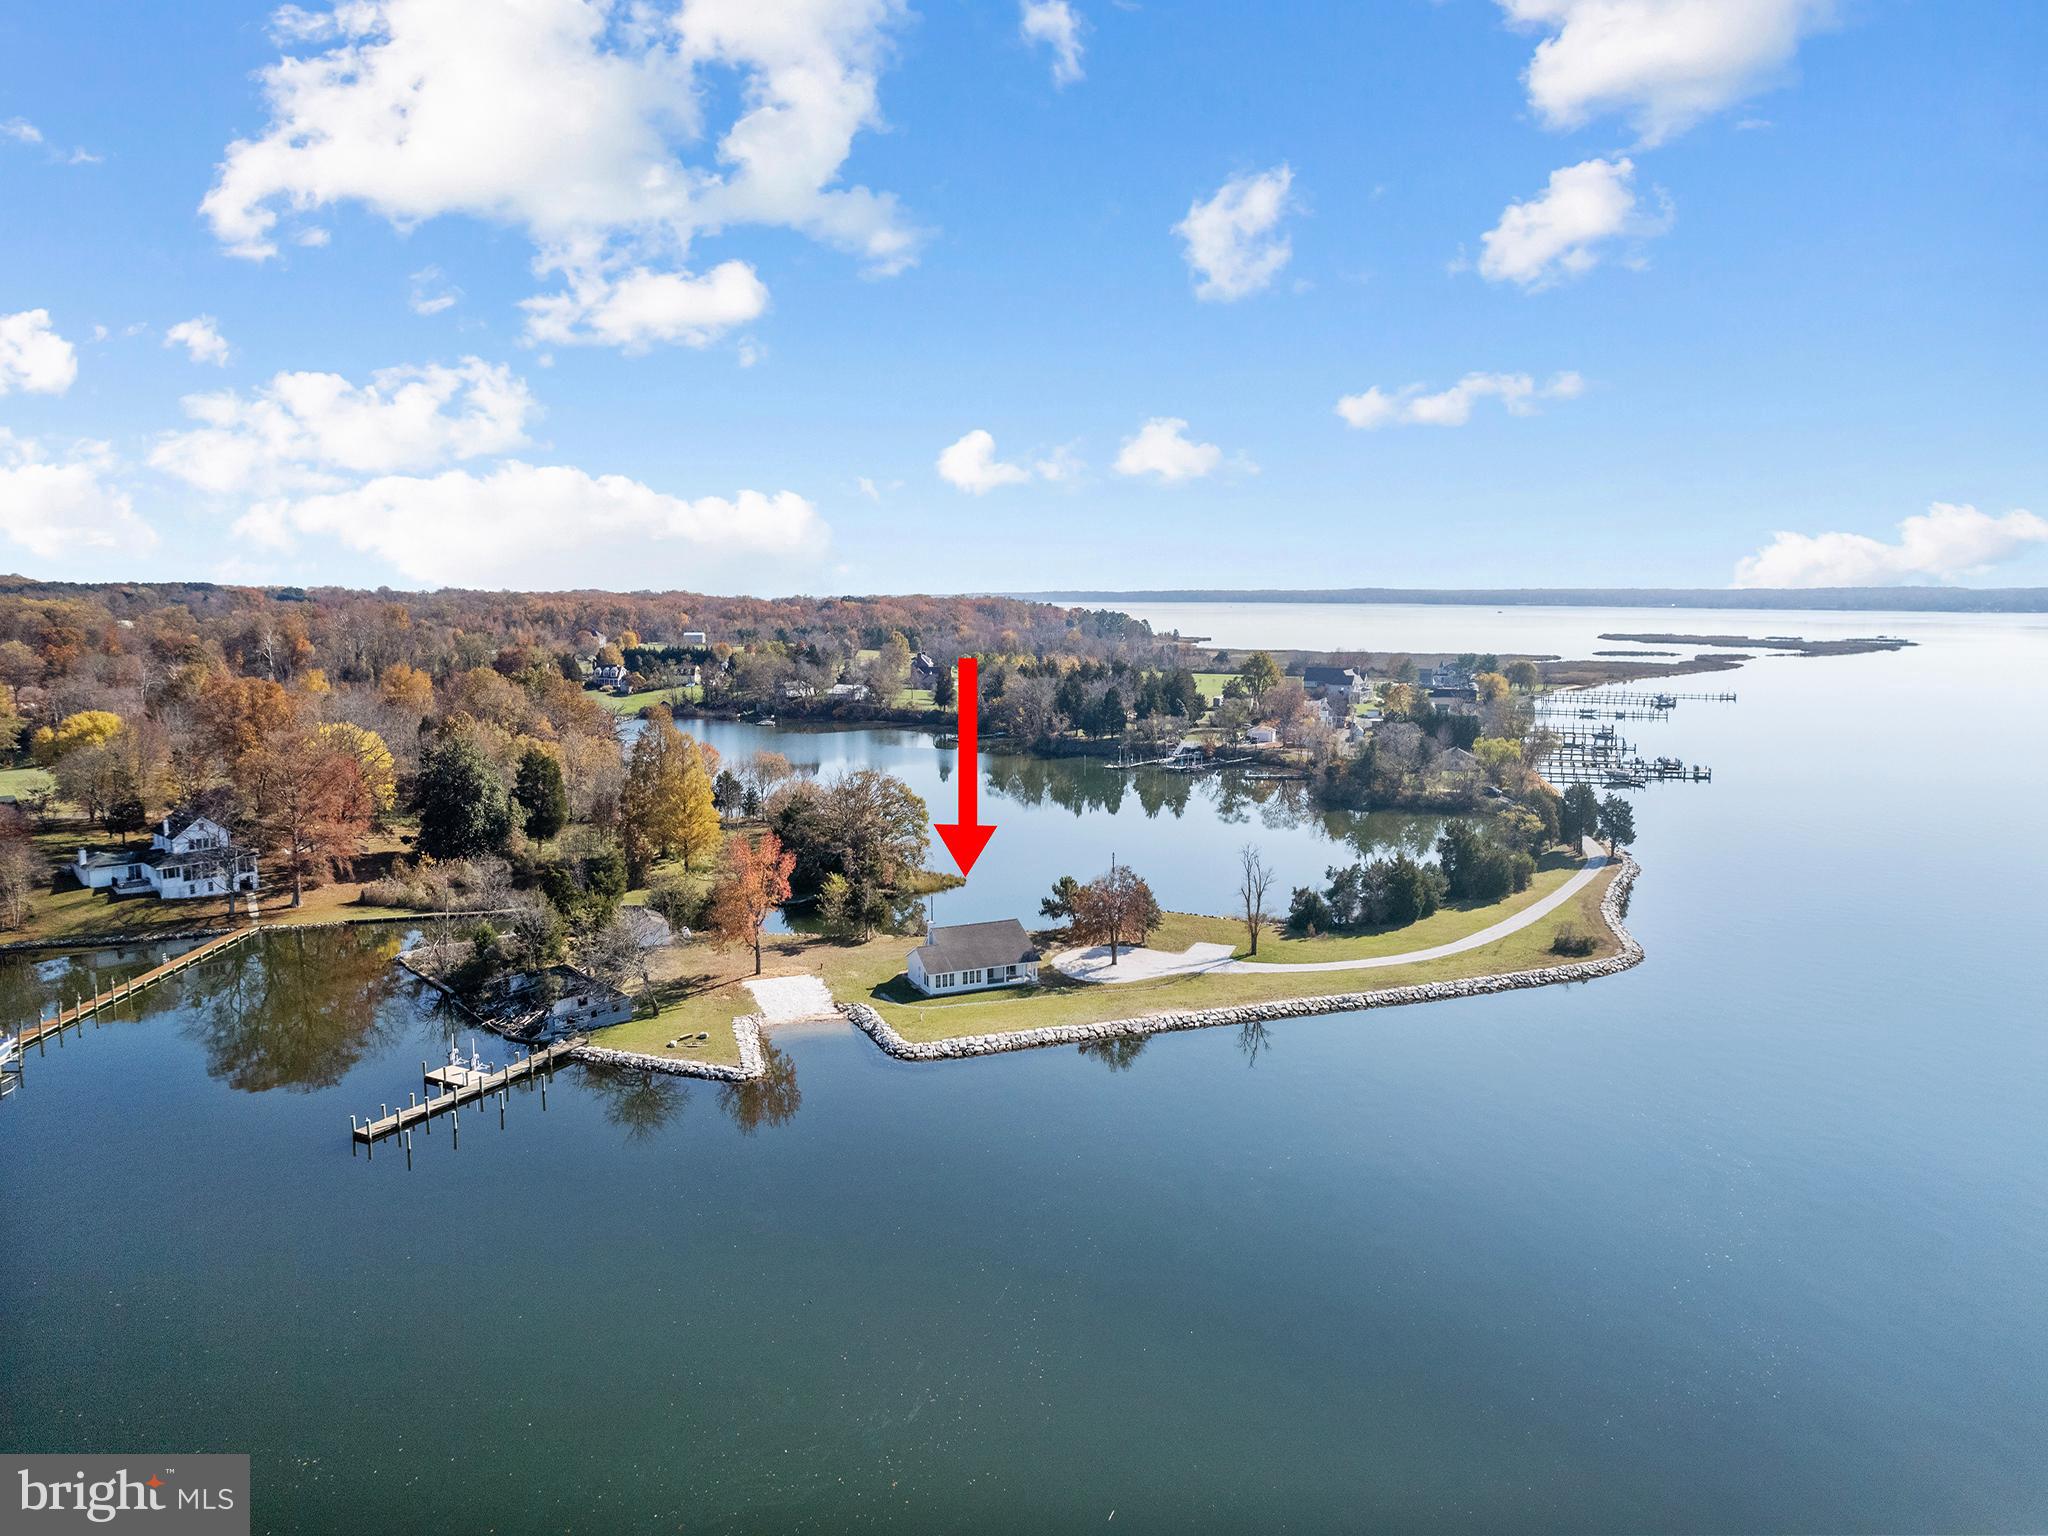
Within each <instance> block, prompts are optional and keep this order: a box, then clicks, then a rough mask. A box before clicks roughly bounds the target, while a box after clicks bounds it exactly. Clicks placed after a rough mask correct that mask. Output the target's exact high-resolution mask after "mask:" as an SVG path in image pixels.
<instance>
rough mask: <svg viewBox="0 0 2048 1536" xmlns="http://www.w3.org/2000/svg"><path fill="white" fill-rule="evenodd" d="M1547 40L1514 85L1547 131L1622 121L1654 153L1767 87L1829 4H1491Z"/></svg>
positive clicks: (1547, 0)
mask: <svg viewBox="0 0 2048 1536" xmlns="http://www.w3.org/2000/svg"><path fill="white" fill-rule="evenodd" d="M1498 3H1499V5H1500V8H1501V9H1502V10H1503V11H1505V12H1506V13H1507V16H1508V19H1509V20H1510V21H1512V22H1514V23H1516V24H1517V25H1521V26H1525V27H1531V28H1538V29H1541V30H1543V31H1545V32H1548V33H1549V34H1550V36H1548V37H1546V38H1545V39H1544V40H1543V41H1542V42H1541V43H1539V44H1537V46H1536V53H1535V56H1534V57H1533V58H1532V59H1531V60H1530V61H1529V69H1528V72H1527V73H1526V74H1525V75H1524V76H1523V80H1524V82H1525V83H1526V84H1527V85H1528V88H1529V104H1530V105H1531V106H1532V107H1534V108H1535V109H1536V113H1537V115H1538V116H1539V117H1541V118H1542V119H1543V121H1544V123H1545V124H1546V125H1548V126H1549V127H1552V128H1560V129H1564V128H1577V127H1581V126H1583V125H1584V124H1585V123H1586V122H1588V121H1590V120H1591V119H1592V118H1594V117H1596V116H1599V115H1601V114H1603V113H1607V112H1620V113H1625V114H1627V116H1628V117H1629V119H1630V120H1631V122H1632V123H1633V124H1634V126H1635V129H1636V131H1637V133H1638V134H1640V135H1641V137H1642V141H1643V143H1644V144H1646V145H1649V144H1656V143H1660V142H1661V141H1663V140H1665V139H1668V138H1670V137H1671V136H1672V135H1673V134H1676V133H1679V132H1681V131H1682V130H1684V129H1685V128H1687V127H1690V126H1691V125H1692V124H1693V123H1695V122H1697V121H1699V119H1701V118H1703V117H1705V116H1707V115H1708V114H1710V113H1713V112H1716V111H1719V110H1720V109H1721V108H1723V107H1726V106H1729V105H1731V104H1733V103H1734V102H1737V101H1740V100H1742V99H1743V98H1744V97H1747V96H1750V95H1752V94H1754V93H1755V92H1756V91H1757V90H1759V89H1760V88H1762V87H1763V86H1766V85H1768V84H1770V83H1772V82H1773V80H1774V79H1775V78H1776V77H1777V76H1779V75H1781V74H1782V73H1783V72H1784V71H1785V69H1786V68H1787V66H1789V65H1790V64H1791V62H1792V57H1793V55H1794V54H1795V53H1796V52H1797V51H1798V47H1799V41H1800V39H1801V38H1802V37H1803V36H1805V35H1806V34H1808V33H1810V32H1813V31H1815V30H1817V29H1818V28H1820V27H1822V26H1825V25H1826V24H1827V23H1828V22H1829V21H1830V20H1832V19H1833V15H1834V9H1835V8H1834V5H1833V3H1832V0H1498Z"/></svg>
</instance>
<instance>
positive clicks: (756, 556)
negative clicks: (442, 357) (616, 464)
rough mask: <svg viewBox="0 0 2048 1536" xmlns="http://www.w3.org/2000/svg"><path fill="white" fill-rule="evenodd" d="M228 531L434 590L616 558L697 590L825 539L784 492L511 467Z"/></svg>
mask: <svg viewBox="0 0 2048 1536" xmlns="http://www.w3.org/2000/svg"><path fill="white" fill-rule="evenodd" d="M237 531H238V532H239V533H241V534H242V535H243V536H244V537H246V538H248V539H251V540H254V541H256V542H258V543H261V544H266V545H270V546H272V547H289V546H290V545H291V544H292V543H293V542H294V540H295V539H297V538H300V537H306V536H312V537H317V538H331V539H335V540H338V541H340V542H341V543H342V544H343V545H345V546H347V547H348V548H350V549H353V550H357V551H360V552H362V553H365V554H370V555H374V556H376V557H377V558H379V559H381V560H383V561H385V562H386V563H388V564H389V565H390V566H391V567H392V568H393V569H395V570H396V571H397V572H398V573H399V574H400V575H402V576H404V577H406V578H407V579H409V580H413V581H419V582H424V583H429V584H434V585H456V584H463V585H475V586H539V587H557V586H561V585H563V584H564V583H565V582H572V581H579V580H584V581H592V582H602V581H603V580H605V579H606V578H605V574H604V573H605V572H607V571H609V572H610V573H611V576H612V579H616V574H617V568H618V567H617V562H618V558H619V551H620V550H621V549H628V550H630V551H631V553H632V558H633V560H634V562H635V564H634V568H635V570H636V571H637V572H638V573H639V577H638V578H637V579H640V580H642V581H643V582H644V583H645V584H648V585H657V586H658V585H663V584H673V585H684V586H700V587H701V586H705V585H708V584H709V581H710V579H711V578H712V575H713V573H714V572H716V571H724V572H727V573H730V576H732V577H737V578H740V579H749V580H756V581H757V580H758V562H759V561H761V560H763V559H774V558H781V559H806V560H808V559H811V558H814V557H816V556H818V555H820V554H822V553H823V552H824V549H825V546H826V544H827V542H828V540H829V537H830V531H829V529H827V528H826V526H825V524H824V523H823V522H821V521H820V520H819V518H818V515H817V513H816V511H815V509H813V507H812V506H811V504H810V503H809V502H808V501H806V500H804V498H803V497H801V496H799V495H797V494H795V493H794V492H792V491H781V492H778V493H775V494H773V495H769V494H764V493H762V492H760V491H741V492H740V493H739V494H738V495H737V496H736V497H732V498H730V499H728V498H726V497H722V496H704V497H700V498H698V499H697V500H695V501H688V500H684V499H683V498H681V497H676V496H669V495H665V494H663V493H662V492H659V491H655V490H652V489H650V488H649V487H648V486H646V485H643V484H641V483H640V482H639V481H637V480H631V479H628V478H627V477H626V476H624V475H590V474H586V473H585V472H584V471H583V470H580V469H576V468H572V467H568V466H563V465H533V464H524V463H520V462H518V461H517V460H514V461H511V462H508V463H504V464H500V465H498V466H497V467H496V468H494V469H492V470H491V471H490V472H489V473H488V474H475V473H472V472H471V471H468V470H459V469H458V470H448V471H446V472H445V473H442V474H439V475H434V476H431V477H420V476H411V475H387V476H382V477H380V478H378V479H375V480H371V481H369V482H367V483H365V484H363V485H359V486H354V487H351V488H349V489H347V490H342V491H336V492H332V493H329V494H325V495H315V496H305V497H299V498H295V499H288V500H279V501H271V502H264V503H259V504H258V505H257V506H255V507H252V508H251V509H250V511H249V513H248V515H247V516H245V517H244V518H243V519H242V520H241V522H240V523H239V524H237ZM671 550H672V551H673V558H672V559H666V560H665V559H664V557H665V556H666V555H668V553H669V551H671Z"/></svg>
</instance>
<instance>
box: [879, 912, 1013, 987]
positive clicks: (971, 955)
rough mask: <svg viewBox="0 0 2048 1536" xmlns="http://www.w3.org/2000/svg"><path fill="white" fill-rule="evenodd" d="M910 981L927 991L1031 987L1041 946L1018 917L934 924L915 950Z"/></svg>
mask: <svg viewBox="0 0 2048 1536" xmlns="http://www.w3.org/2000/svg"><path fill="white" fill-rule="evenodd" d="M909 973H910V984H911V985H912V986H913V987H915V988H917V990H918V991H920V992H922V993H924V995H925V996H926V997H937V996H939V995H940V994H942V993H948V992H980V991H985V990H987V989H988V988H990V987H1027V986H1034V985H1036V984H1037V981H1038V951H1037V950H1036V949H1034V948H1033V947H1032V944H1031V940H1030V938H1029V937H1028V936H1027V935H1026V934H1025V932H1024V925H1023V924H1022V923H1020V922H1018V921H1017V920H1016V919H1015V918H1014V917H1006V918H1004V919H1003V920H1002V921H1000V922H994V923H958V924H955V925H954V926H953V927H950V928H934V929H933V930H932V931H931V932H930V933H928V934H926V935H925V941H924V943H922V944H920V945H919V946H918V947H917V948H916V949H913V950H912V951H911V952H910V965H909Z"/></svg>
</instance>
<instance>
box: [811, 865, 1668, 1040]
mask: <svg viewBox="0 0 2048 1536" xmlns="http://www.w3.org/2000/svg"><path fill="white" fill-rule="evenodd" d="M1640 873H1642V867H1641V866H1640V865H1639V864H1637V863H1636V861H1635V859H1634V858H1633V857H1631V856H1630V855H1628V854H1626V853H1624V854H1623V855H1622V860H1621V868H1620V870H1619V872H1618V873H1617V874H1616V875H1615V877H1614V879H1613V880H1612V881H1611V882H1610V883H1609V885H1608V887H1607V894H1606V895H1605V896H1604V897H1603V898H1602V899H1601V902H1600V916H1601V919H1602V920H1603V921H1604V922H1605V923H1606V924H1607V927H1608V930H1609V931H1610V932H1611V933H1612V934H1613V935H1614V937H1615V938H1616V939H1617V940H1618V941H1619V942H1620V944H1621V949H1620V952H1619V953H1617V954H1613V955H1609V956H1608V957H1607V958H1605V959H1603V960H1585V961H1580V962H1578V963H1576V964H1572V965H1555V966H1545V967H1544V968H1542V969H1541V970H1532V971H1508V972H1505V973H1503V974H1501V975H1498V976H1473V977H1468V978H1467V979H1465V980H1463V981H1433V982H1424V983H1422V984H1420V985H1417V986H1410V987H1382V988H1380V989H1379V990H1377V991H1372V992H1346V993H1340V994H1337V995H1333V996H1329V997H1291V998H1283V999H1280V1000H1278V1001H1275V1002H1270V1003H1246V1004H1243V1005H1240V1006H1238V1007H1235V1008H1202V1009H1193V1010H1189V1011H1186V1012H1180V1013H1148V1014H1141V1015H1139V1016H1138V1017H1136V1018H1129V1019H1106V1020H1104V1021H1102V1022H1100V1023H1096V1024H1060V1025H1053V1026H1050V1027H1048V1028H1045V1029H1020V1030H1009V1031H1005V1032H1003V1033H1000V1034H992V1035H962V1036H960V1037H958V1038H956V1039H952V1040H925V1041H913V1040H906V1039H904V1037H903V1036H902V1035H900V1034H898V1033H897V1032H896V1030H895V1029H894V1028H893V1027H892V1026H891V1025H890V1024H889V1022H888V1021H887V1020H886V1019H884V1018H883V1017H882V1016H881V1015H880V1014H879V1013H877V1012H875V1010H874V1009H872V1008H870V1007H868V1006H867V1004H865V1003H841V1004H840V1005H839V1011H840V1012H841V1013H843V1014H844V1015H845V1016H846V1018H847V1020H848V1022H849V1023H851V1024H852V1025H853V1026H854V1028H856V1029H858V1030H860V1031H861V1032H862V1033H863V1034H865V1035H867V1036H868V1038H869V1039H871V1040H873V1041H874V1042H875V1044H877V1045H879V1046H880V1047H881V1048H882V1049H883V1050H884V1051H886V1052H888V1053H889V1054H890V1055H891V1056H895V1057H897V1058H899V1059H901V1060H904V1061H951V1060H957V1059H959V1058H961V1057H967V1056H993V1055H997V1054H999V1053H1001V1052H1003V1051H1028V1050H1033V1049H1036V1048H1037V1047H1039V1046H1047V1045H1083V1044H1086V1043H1088V1042H1089V1041H1093V1040H1106V1039H1113V1038H1116V1037H1117V1036H1121V1035H1156V1034H1165V1033H1168V1032H1169V1031H1173V1030H1181V1029H1212V1028H1214V1027H1216V1026H1217V1025H1220V1024H1250V1023H1257V1022H1261V1021H1264V1020H1267V1019H1295V1018H1305V1017H1307V1016H1309V1015H1312V1014H1318V1013H1350V1012H1353V1011H1355V1010H1357V1009H1361V1008H1393V1007H1399V1006H1402V1005H1404V1004H1408V1003H1433V1002H1440V1001H1442V1000H1443V999H1445V998H1452V997H1485V996H1487V995H1489V994H1491V993H1495V992H1513V991H1517V990H1519V989H1521V988H1523V987H1550V986H1558V985H1562V984H1563V983H1566V982H1574V981H1593V980H1596V979H1597V978H1599V977H1602V976H1615V975H1619V974H1620V973H1621V972H1623V971H1626V970H1628V969H1630V968H1631V967H1633V966H1637V965H1640V964H1642V961H1643V946H1642V945H1640V944H1638V943H1637V942H1636V939H1635V935H1633V934H1631V933H1630V932H1629V931H1628V927H1627V925H1626V924H1625V923H1624V921H1623V919H1622V912H1621V909H1622V904H1623V903H1624V902H1625V901H1626V900H1627V898H1628V892H1629V889H1630V888H1631V887H1632V886H1633V885H1634V884H1635V881H1636V876H1637V875H1639V874H1640Z"/></svg>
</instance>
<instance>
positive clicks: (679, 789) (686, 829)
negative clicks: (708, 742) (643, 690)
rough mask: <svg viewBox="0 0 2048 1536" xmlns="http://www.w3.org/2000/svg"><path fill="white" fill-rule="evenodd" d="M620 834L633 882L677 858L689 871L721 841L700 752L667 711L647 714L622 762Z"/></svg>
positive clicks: (661, 710)
mask: <svg viewBox="0 0 2048 1536" xmlns="http://www.w3.org/2000/svg"><path fill="white" fill-rule="evenodd" d="M619 830H620V835H621V838H622V840H623V841H624V843H625V847H626V864H627V866H628V867H629V868H630V869H631V870H632V872H633V878H634V880H635V881H636V883H637V882H638V881H640V880H643V879H645V878H646V875H647V871H648V870H649V869H650V868H652V867H653V865H654V863H655V861H656V860H658V859H662V858H669V857H680V858H681V859H682V860H683V863H684V864H685V865H686V866H687V865H690V864H694V863H697V862H699V861H701V860H703V859H706V858H709V857H710V856H711V855H712V854H714V853H716V852H717V850H718V844H719V841H720V840H721V839H722V838H723V836H724V831H723V829H722V828H721V827H720V825H719V821H718V807H717V806H716V805H715V804H714V803H713V801H712V794H711V776H710V774H709V773H707V772H706V771H705V765H704V753H703V751H702V750H701V749H700V748H699V747H698V745H697V743H696V742H695V741H693V740H691V739H690V738H689V737H688V736H685V735H684V734H683V733H682V732H681V731H679V730H677V729H676V725H675V720H674V719H673V718H672V717H671V716H670V714H669V712H668V711H667V710H665V709H659V708H657V709H653V710H650V711H649V712H648V717H647V723H646V725H645V726H644V727H643V728H642V730H641V732H640V735H639V737H638V738H637V739H636V740H635V741H634V743H633V750H632V753H631V754H630V755H629V756H628V757H627V759H626V782H625V787H624V789H623V791H622V792H621V795H620V804H619Z"/></svg>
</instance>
